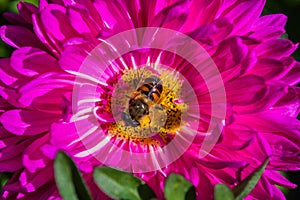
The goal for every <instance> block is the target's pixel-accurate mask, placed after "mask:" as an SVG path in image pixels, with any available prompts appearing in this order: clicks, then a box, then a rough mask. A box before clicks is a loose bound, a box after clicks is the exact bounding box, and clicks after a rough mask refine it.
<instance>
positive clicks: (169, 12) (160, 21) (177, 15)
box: [150, 1, 189, 30]
mask: <svg viewBox="0 0 300 200" xmlns="http://www.w3.org/2000/svg"><path fill="white" fill-rule="evenodd" d="M188 6H189V3H188V2H186V1H179V2H178V3H175V4H173V5H171V6H169V7H166V8H164V9H163V10H162V11H160V12H159V13H158V14H157V15H156V16H155V17H154V19H153V20H152V21H151V23H150V26H151V27H164V28H169V29H175V30H179V29H180V27H181V26H182V25H183V23H184V22H185V19H186V18H187V16H188Z"/></svg>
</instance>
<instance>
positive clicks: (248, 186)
mask: <svg viewBox="0 0 300 200" xmlns="http://www.w3.org/2000/svg"><path fill="white" fill-rule="evenodd" d="M269 160H270V159H269V158H267V159H266V160H265V161H264V162H263V164H261V165H260V166H259V167H258V168H257V169H256V170H255V171H254V172H253V173H252V174H250V175H249V176H247V177H246V178H245V179H244V180H243V181H242V182H241V183H239V184H238V185H237V186H236V187H234V188H233V189H232V191H233V194H234V196H235V199H236V200H241V199H243V198H244V197H246V196H247V195H248V194H249V193H250V192H251V191H252V190H253V188H254V187H255V186H256V184H257V182H258V181H259V179H260V177H261V175H262V174H263V172H264V170H265V168H266V166H267V164H268V163H269Z"/></svg>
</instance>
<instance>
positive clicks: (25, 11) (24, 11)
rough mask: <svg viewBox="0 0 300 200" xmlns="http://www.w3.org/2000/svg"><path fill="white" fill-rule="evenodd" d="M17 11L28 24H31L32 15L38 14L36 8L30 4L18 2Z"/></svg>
mask: <svg viewBox="0 0 300 200" xmlns="http://www.w3.org/2000/svg"><path fill="white" fill-rule="evenodd" d="M18 10H19V13H20V16H21V17H23V19H25V21H26V22H27V23H29V24H32V14H33V13H37V12H38V8H37V7H36V6H34V5H33V4H31V3H26V2H22V1H21V2H20V3H18Z"/></svg>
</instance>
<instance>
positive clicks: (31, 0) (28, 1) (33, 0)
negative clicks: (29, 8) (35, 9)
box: [24, 0, 39, 6]
mask: <svg viewBox="0 0 300 200" xmlns="http://www.w3.org/2000/svg"><path fill="white" fill-rule="evenodd" d="M24 1H25V2H27V3H31V4H34V5H36V6H37V5H38V4H39V0H24Z"/></svg>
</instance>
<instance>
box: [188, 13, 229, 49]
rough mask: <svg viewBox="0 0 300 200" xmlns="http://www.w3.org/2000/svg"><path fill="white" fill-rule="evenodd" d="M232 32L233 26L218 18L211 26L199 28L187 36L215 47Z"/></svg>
mask: <svg viewBox="0 0 300 200" xmlns="http://www.w3.org/2000/svg"><path fill="white" fill-rule="evenodd" d="M232 30H233V24H232V23H231V22H230V21H229V19H227V18H219V19H217V20H215V21H213V22H212V23H211V24H206V25H203V26H200V27H199V28H197V29H196V30H193V31H192V32H191V33H189V35H190V36H191V37H193V38H194V39H196V40H200V41H201V42H202V43H204V44H208V45H215V44H217V43H218V42H220V41H223V40H225V39H226V38H227V37H228V36H229V34H230V33H231V32H232Z"/></svg>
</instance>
